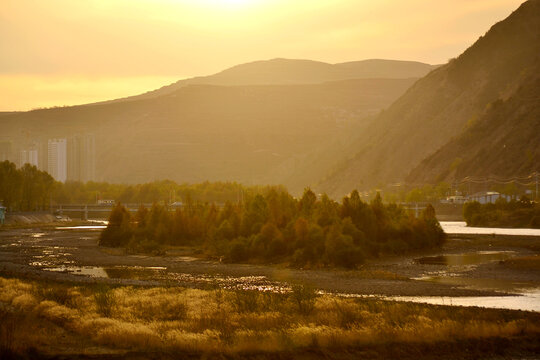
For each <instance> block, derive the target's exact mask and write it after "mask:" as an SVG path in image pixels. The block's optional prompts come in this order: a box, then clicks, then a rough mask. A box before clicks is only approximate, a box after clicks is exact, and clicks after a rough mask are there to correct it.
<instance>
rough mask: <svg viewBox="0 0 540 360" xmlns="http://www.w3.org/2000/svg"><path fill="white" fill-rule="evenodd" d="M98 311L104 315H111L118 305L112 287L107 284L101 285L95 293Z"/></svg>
mask: <svg viewBox="0 0 540 360" xmlns="http://www.w3.org/2000/svg"><path fill="white" fill-rule="evenodd" d="M94 301H95V303H96V307H97V312H98V313H99V314H101V315H102V316H104V317H110V316H111V315H112V313H113V311H114V309H115V307H116V298H115V296H114V293H113V291H112V290H111V289H109V288H108V287H106V286H100V287H98V288H97V289H96V292H95V293H94Z"/></svg>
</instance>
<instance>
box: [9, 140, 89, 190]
mask: <svg viewBox="0 0 540 360" xmlns="http://www.w3.org/2000/svg"><path fill="white" fill-rule="evenodd" d="M5 160H9V161H12V162H15V163H16V164H17V165H18V166H19V167H22V166H24V165H25V164H30V165H33V166H36V167H37V168H38V169H39V170H42V171H46V172H48V173H49V174H50V175H51V176H52V177H53V178H54V179H55V180H57V181H61V182H66V181H81V182H87V181H95V180H96V141H95V137H94V135H92V134H83V135H74V136H71V137H67V138H53V139H44V140H42V141H33V142H27V144H26V145H23V146H21V147H19V148H16V150H14V146H13V144H12V143H11V142H10V141H1V142H0V161H5Z"/></svg>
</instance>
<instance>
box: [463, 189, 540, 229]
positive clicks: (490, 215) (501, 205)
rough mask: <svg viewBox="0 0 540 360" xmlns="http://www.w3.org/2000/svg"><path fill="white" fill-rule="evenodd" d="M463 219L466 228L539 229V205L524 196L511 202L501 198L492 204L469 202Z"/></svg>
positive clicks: (465, 207)
mask: <svg viewBox="0 0 540 360" xmlns="http://www.w3.org/2000/svg"><path fill="white" fill-rule="evenodd" d="M463 217H464V218H465V221H466V222H467V225H468V226H480V227H504V228H535V229H540V204H539V203H535V202H533V201H531V200H529V199H528V198H527V197H526V196H522V197H521V199H519V200H511V201H507V200H506V199H505V198H502V197H501V198H499V199H497V201H496V202H495V203H494V204H491V203H487V204H480V203H479V202H470V203H466V204H465V205H464V207H463Z"/></svg>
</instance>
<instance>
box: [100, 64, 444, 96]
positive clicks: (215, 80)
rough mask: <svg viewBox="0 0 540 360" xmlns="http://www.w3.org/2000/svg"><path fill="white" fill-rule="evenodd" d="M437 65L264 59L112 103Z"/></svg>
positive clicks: (398, 74) (407, 73) (418, 72)
mask: <svg viewBox="0 0 540 360" xmlns="http://www.w3.org/2000/svg"><path fill="white" fill-rule="evenodd" d="M435 68H437V65H429V64H424V63H421V62H416V61H399V60H382V59H371V60H361V61H353V62H347V63H342V64H328V63H324V62H320V61H312V60H295V59H272V60H261V61H254V62H250V63H246V64H241V65H237V66H233V67H231V68H229V69H226V70H223V71H221V72H219V73H217V74H214V75H210V76H200V77H194V78H190V79H185V80H179V81H177V82H175V83H173V84H170V85H167V86H163V87H161V88H159V89H157V90H153V91H149V92H147V93H144V94H141V95H136V96H131V97H127V98H123V99H118V100H112V102H116V101H126V100H141V99H149V98H155V97H158V96H163V95H168V94H170V93H172V92H174V91H176V90H178V89H180V88H182V87H185V86H188V85H223V86H240V85H292V84H320V83H324V82H330V81H340V80H351V79H409V78H420V77H422V76H424V75H426V74H427V73H429V72H430V71H431V70H433V69H435ZM109 102H111V101H109Z"/></svg>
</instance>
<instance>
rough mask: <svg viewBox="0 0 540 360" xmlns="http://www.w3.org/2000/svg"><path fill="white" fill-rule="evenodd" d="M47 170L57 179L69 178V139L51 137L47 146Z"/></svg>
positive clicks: (63, 180)
mask: <svg viewBox="0 0 540 360" xmlns="http://www.w3.org/2000/svg"><path fill="white" fill-rule="evenodd" d="M47 153H48V157H47V172H48V173H49V174H51V176H52V177H53V178H55V180H57V181H61V182H65V181H66V179H67V141H66V139H49V141H48V146H47Z"/></svg>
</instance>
